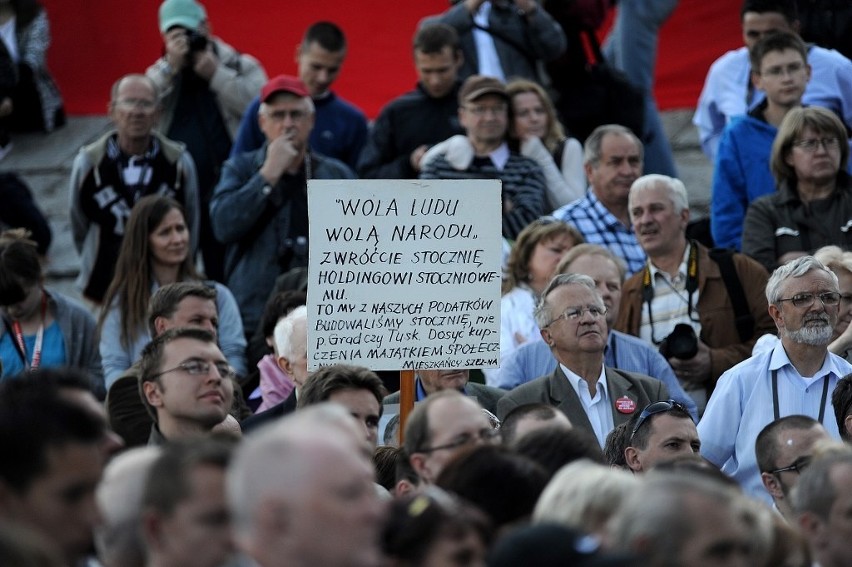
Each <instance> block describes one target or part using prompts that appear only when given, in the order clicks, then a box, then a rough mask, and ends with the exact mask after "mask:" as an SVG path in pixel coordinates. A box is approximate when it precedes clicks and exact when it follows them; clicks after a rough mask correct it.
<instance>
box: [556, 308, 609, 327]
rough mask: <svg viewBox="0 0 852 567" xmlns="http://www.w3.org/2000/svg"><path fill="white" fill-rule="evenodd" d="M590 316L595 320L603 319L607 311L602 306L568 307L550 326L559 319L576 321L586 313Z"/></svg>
mask: <svg viewBox="0 0 852 567" xmlns="http://www.w3.org/2000/svg"><path fill="white" fill-rule="evenodd" d="M587 312H588V313H589V314H591V316H592V317H594V318H595V319H597V318H598V317H603V316H604V315H606V313H607V310H606V307H604V306H602V305H587V306H586V307H569V308H568V309H566V310H565V311H563V312H562V313H560V314H559V315H558V316H557V317H556V318H555V319H554V320H553V321H551V322H550V324H549V325H548V327H549V326H550V325H553V324H554V323H556V322H557V321H559V320H560V319H565V320H566V321H576V320H577V319H580V318H582V317H583V315H585V314H586V313H587Z"/></svg>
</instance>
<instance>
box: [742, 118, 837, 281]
mask: <svg viewBox="0 0 852 567" xmlns="http://www.w3.org/2000/svg"><path fill="white" fill-rule="evenodd" d="M846 136H847V134H846V128H845V127H844V126H843V122H841V121H840V119H839V118H837V116H835V114H834V113H832V112H831V111H829V110H825V109H824V108H818V107H808V108H798V109H794V110H791V111H790V112H789V113H787V116H786V117H785V118H784V121H783V122H782V123H781V126H780V128H779V129H778V135H777V136H776V137H775V142H774V143H773V144H772V160H771V166H772V174H773V175H774V176H775V181H776V182H777V183H778V192H777V193H775V194H772V195H765V196H763V197H761V198H760V199H758V200H756V201H755V202H753V203H752V204H751V205H750V206H749V208H748V212H747V213H746V217H745V224H744V225H743V252H744V253H746V254H748V255H749V256H752V257H753V258H754V259H755V260H757V261H758V262H760V263H761V264H763V265H764V266H765V267H766V269H767V270H773V269H775V267H777V266H780V265H781V264H784V263H786V262H788V261H789V260H792V259H793V258H797V257H799V256H804V255H806V254H811V253H813V251H814V250H816V249H817V248H820V247H822V246H828V245H829V244H835V245H838V246H840V247H842V248H843V249H848V248H850V247H852V231H850V230H849V226H850V224H849V219H850V218H852V182H850V178H849V174H848V173H847V170H846V168H847V166H848V161H849V144H848V143H847V142H846V139H847V138H846Z"/></svg>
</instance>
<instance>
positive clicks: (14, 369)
mask: <svg viewBox="0 0 852 567" xmlns="http://www.w3.org/2000/svg"><path fill="white" fill-rule="evenodd" d="M0 315H2V318H3V324H2V326H0V361H2V369H3V370H2V372H1V373H0V376H2V377H3V378H4V379H5V378H7V377H10V376H15V375H16V374H20V373H21V372H24V371H27V370H36V369H38V368H50V367H57V366H73V367H76V368H79V369H81V370H83V371H84V372H86V373H87V374H88V376H89V378H90V379H91V381H92V386H93V390H94V391H95V393H96V394H98V395H99V396H101V397H103V395H104V394H105V393H106V390H105V389H104V377H103V370H102V369H101V357H100V355H99V354H98V344H97V339H96V337H95V320H94V318H93V317H92V316H91V314H89V312H88V310H87V309H86V308H85V307H83V306H82V305H80V304H79V303H77V302H75V301H74V300H72V299H70V298H68V297H66V296H64V295H62V294H61V293H58V292H56V291H50V290H48V289H45V287H44V274H43V273H42V269H41V263H40V262H39V257H38V251H37V249H36V244H35V242H33V241H31V240H29V239H28V237H27V233H26V231H24V230H21V229H15V230H9V231H6V232H4V233H2V234H0Z"/></svg>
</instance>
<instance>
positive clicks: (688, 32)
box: [43, 0, 742, 117]
mask: <svg viewBox="0 0 852 567" xmlns="http://www.w3.org/2000/svg"><path fill="white" fill-rule="evenodd" d="M43 3H44V5H45V7H46V8H47V11H48V16H49V18H50V21H51V29H52V35H53V45H52V47H51V50H50V54H49V64H50V67H51V71H52V72H53V74H54V76H55V77H56V80H57V82H58V83H59V86H60V89H61V90H62V93H63V95H64V97H65V100H66V108H67V110H68V111H69V112H70V113H72V114H102V113H104V112H105V110H106V103H107V101H108V99H109V87H110V85H111V84H112V82H113V81H114V80H115V79H116V78H118V77H119V76H121V75H123V74H125V73H131V72H144V70H145V68H146V67H147V66H148V65H150V64H151V62H153V61H154V60H155V59H156V58H157V57H158V56H159V55H160V54H161V53H162V42H161V39H160V34H159V30H158V27H157V7H158V6H159V2H158V1H156V0H144V1H142V2H125V1H118V2H116V1H109V2H108V1H105V0H82V1H81V2H68V1H67V0H66V1H61V0H43ZM203 3H204V5H205V6H206V8H207V13H208V16H209V18H210V22H211V24H212V27H213V32H214V33H215V34H216V35H219V36H220V37H222V38H223V39H224V40H225V41H226V42H228V43H230V44H231V45H233V46H234V47H236V48H237V49H239V50H241V51H244V52H246V53H251V54H252V55H254V56H255V57H257V58H258V59H260V60H261V62H262V63H263V65H264V67H265V68H266V71H267V73H268V74H269V75H276V74H279V73H294V72H295V70H296V65H295V62H294V53H295V49H296V46H297V44H298V42H299V39H300V38H301V35H302V33H303V32H304V30H305V28H306V27H307V26H308V25H310V24H311V23H313V22H315V21H318V20H329V21H333V22H336V23H337V24H338V25H340V26H341V27H342V28H343V29H344V31H345V32H346V35H347V38H348V41H349V55H348V57H347V59H346V64H345V66H344V68H343V71H342V73H341V76H340V78H339V79H338V81H337V83H336V84H335V90H336V91H337V92H338V93H340V94H341V95H342V96H344V97H345V98H347V99H349V100H351V101H353V102H354V103H356V104H357V105H359V106H360V107H361V108H363V109H364V111H365V112H366V113H367V114H368V115H369V116H370V117H375V116H376V114H377V113H378V111H379V110H380V109H381V107H382V105H384V103H386V102H387V101H388V100H390V99H391V98H393V97H395V96H397V95H399V94H400V93H403V92H405V91H407V90H409V89H411V87H412V86H413V85H414V83H415V81H416V77H415V74H414V69H413V67H412V64H411V54H410V44H411V36H412V34H413V33H414V30H415V27H416V25H417V22H418V21H419V20H420V18H422V17H423V16H426V15H429V14H435V13H439V12H441V11H443V10H445V9H446V8H447V6H448V4H447V1H446V0H416V1H412V2H406V1H399V0H395V1H390V0H354V1H353V0H320V1H316V2H298V3H297V2H291V1H289V0H254V1H252V2H241V1H234V0H229V1H226V0H206V1H205V2H203ZM739 5H740V2H739V0H718V1H716V2H706V1H705V0H680V5H679V6H678V8H677V10H676V11H675V13H674V15H673V16H672V17H671V19H670V20H669V21H668V22H667V24H666V25H665V26H664V28H663V31H662V34H661V38H660V51H659V57H658V64H657V83H656V94H657V99H658V102H659V105H660V107H661V108H664V109H670V108H689V107H693V106H694V105H695V101H696V100H697V98H698V93H699V92H700V90H701V85H702V83H703V80H704V76H705V74H706V72H707V68H708V67H709V65H710V63H712V62H713V60H714V59H715V58H716V57H718V56H719V55H721V54H722V53H723V52H724V51H726V50H728V49H731V48H733V47H736V46H738V45H741V43H742V39H741V35H740V26H739Z"/></svg>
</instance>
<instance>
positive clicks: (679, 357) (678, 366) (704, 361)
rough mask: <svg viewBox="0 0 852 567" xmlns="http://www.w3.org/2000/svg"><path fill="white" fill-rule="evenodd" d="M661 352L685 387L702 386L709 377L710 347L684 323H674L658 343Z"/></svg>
mask: <svg viewBox="0 0 852 567" xmlns="http://www.w3.org/2000/svg"><path fill="white" fill-rule="evenodd" d="M660 354H662V355H663V356H664V357H665V358H666V360H668V362H669V365H670V366H671V367H672V370H674V373H675V375H676V376H677V377H678V379H679V380H680V381H681V383H682V384H683V387H684V388H685V389H695V388H699V387H703V386H705V385H706V384H707V381H708V380H709V379H710V370H711V367H710V364H711V358H710V347H708V346H707V345H706V344H704V342H703V341H702V340H701V339H699V338H698V337H697V336H696V335H695V330H694V329H693V328H692V327H691V326H690V325H686V324H684V323H680V324H678V325H675V328H674V330H673V331H672V332H671V334H670V335H669V336H667V337H666V338H665V339H663V342H662V343H660Z"/></svg>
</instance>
